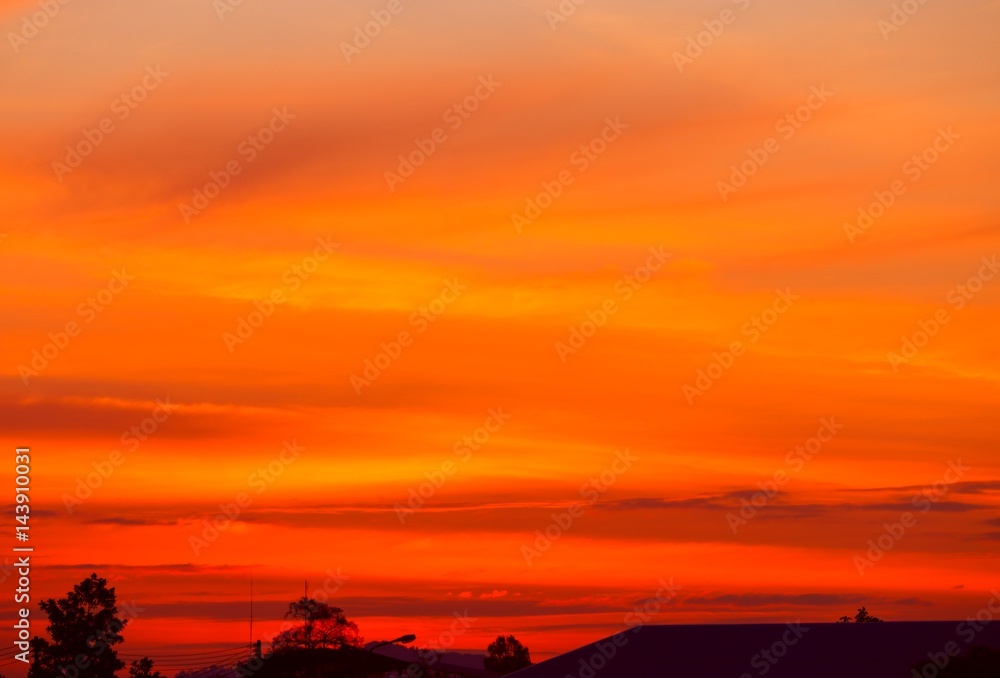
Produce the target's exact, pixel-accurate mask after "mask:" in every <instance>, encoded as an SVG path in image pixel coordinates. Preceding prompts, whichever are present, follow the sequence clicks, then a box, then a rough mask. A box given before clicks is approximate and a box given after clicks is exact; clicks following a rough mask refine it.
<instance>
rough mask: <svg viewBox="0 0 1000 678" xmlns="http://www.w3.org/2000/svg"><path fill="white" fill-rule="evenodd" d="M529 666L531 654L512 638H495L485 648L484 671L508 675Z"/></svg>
mask: <svg viewBox="0 0 1000 678" xmlns="http://www.w3.org/2000/svg"><path fill="white" fill-rule="evenodd" d="M528 666H531V652H530V651H529V650H528V648H526V647H525V646H524V645H522V644H521V641H519V640H518V639H517V638H515V637H514V636H497V639H496V640H494V641H493V642H492V643H490V645H489V647H487V648H486V670H487V671H494V672H496V673H501V674H504V675H506V674H508V673H513V672H514V671H518V670H520V669H523V668H525V667H528Z"/></svg>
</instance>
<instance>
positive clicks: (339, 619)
mask: <svg viewBox="0 0 1000 678" xmlns="http://www.w3.org/2000/svg"><path fill="white" fill-rule="evenodd" d="M285 619H297V620H299V621H301V622H302V624H301V625H300V626H296V627H293V628H290V629H288V630H286V631H282V632H281V633H279V634H278V635H276V636H275V637H274V639H273V640H272V641H271V645H272V648H273V649H274V651H275V652H280V651H285V650H298V649H301V650H313V649H316V648H339V647H343V646H345V645H349V646H351V647H360V646H361V644H362V642H364V640H363V639H362V638H361V634H360V633H359V632H358V625H357V624H355V623H354V622H352V621H348V620H347V617H345V616H344V611H343V610H341V609H340V608H339V607H331V606H330V605H327V604H326V603H321V602H319V601H317V600H314V599H312V598H306V597H304V596H303V597H302V598H299V599H298V600H297V601H295V602H294V603H291V604H290V605H289V606H288V612H286V613H285Z"/></svg>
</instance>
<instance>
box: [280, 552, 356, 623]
mask: <svg viewBox="0 0 1000 678" xmlns="http://www.w3.org/2000/svg"><path fill="white" fill-rule="evenodd" d="M324 574H326V578H325V579H324V580H323V585H322V586H320V587H319V588H313V587H310V588H309V597H310V598H312V599H313V600H315V601H316V602H317V603H328V601H329V600H330V599H331V598H332V597H333V596H335V595H337V594H338V593H339V592H340V590H341V589H342V588H343V587H344V584H345V583H346V582H347V581H348V580H349V579H351V576H350V575H346V574H344V573H343V572H341V571H340V568H339V567H338V568H337V569H336V571H334V570H331V569H327V570H326V572H325V573H324ZM297 625H298V624H297V623H295V622H293V621H292V620H290V619H286V620H283V621H282V622H281V626H280V627H278V630H277V632H275V633H273V634H268V635H270V636H272V637H273V636H277V635H279V634H281V633H284V632H285V631H289V630H291V629H293V628H295V627H296V626H297Z"/></svg>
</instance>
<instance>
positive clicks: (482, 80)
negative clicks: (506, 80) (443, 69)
mask: <svg viewBox="0 0 1000 678" xmlns="http://www.w3.org/2000/svg"><path fill="white" fill-rule="evenodd" d="M502 84H503V83H502V82H497V81H496V80H494V79H493V74H492V73H491V74H490V75H489V76H484V75H481V76H479V84H478V85H476V88H475V89H474V90H473V91H472V93H471V94H470V95H469V96H467V97H465V98H464V99H462V100H461V101H460V102H458V103H457V104H454V105H453V106H451V107H450V108H447V109H445V111H444V113H443V114H442V115H441V119H442V120H443V121H444V122H445V123H447V126H448V128H449V129H450V130H451V131H452V132H457V131H458V130H459V128H461V127H462V125H463V124H465V121H466V120H468V119H469V118H471V117H472V114H473V113H475V112H476V111H478V110H479V107H480V106H481V105H482V104H483V102H485V101H486V100H488V99H489V98H490V97H491V96H493V94H494V92H496V91H497V89H498V88H499V87H500V86H501V85H502ZM447 141H448V132H447V130H445V128H444V127H435V128H434V129H433V130H432V131H431V133H430V134H429V135H427V137H426V138H424V139H414V140H413V145H414V146H416V148H414V149H413V150H412V151H410V152H409V153H408V154H406V155H403V154H400V155H399V156H398V160H399V164H398V165H397V166H396V171H395V172H389V171H386V172H385V173H384V176H385V183H386V184H387V185H388V186H389V190H390V191H392V192H393V193H395V192H396V188H397V187H398V186H399V185H400V184H402V183H403V182H405V181H406V180H407V179H409V178H410V177H412V176H413V175H414V173H416V171H417V168H418V167H421V166H422V165H423V164H424V163H425V162H427V160H428V158H430V157H431V156H432V155H434V153H435V152H436V151H437V150H438V149H439V148H440V147H441V145H442V144H444V143H445V142H447Z"/></svg>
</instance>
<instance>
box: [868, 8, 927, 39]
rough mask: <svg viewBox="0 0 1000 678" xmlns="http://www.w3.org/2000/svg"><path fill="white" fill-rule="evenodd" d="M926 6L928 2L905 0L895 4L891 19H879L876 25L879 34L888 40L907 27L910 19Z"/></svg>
mask: <svg viewBox="0 0 1000 678" xmlns="http://www.w3.org/2000/svg"><path fill="white" fill-rule="evenodd" d="M926 4H927V0H903V2H901V3H899V4H893V6H892V12H891V13H890V14H889V19H888V20H886V19H879V20H878V21H877V22H876V24H875V26H876V28H878V30H879V33H881V34H882V39H883V40H888V39H889V36H890V35H892V34H893V33H896V32H898V31H899V30H900V29H901V28H902V27H903V26H905V25H906V24H907V22H908V21H909V20H910V17H912V16H913V15H914V14H916V13H917V12H919V11H920V8H921V7H923V6H924V5H926Z"/></svg>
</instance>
